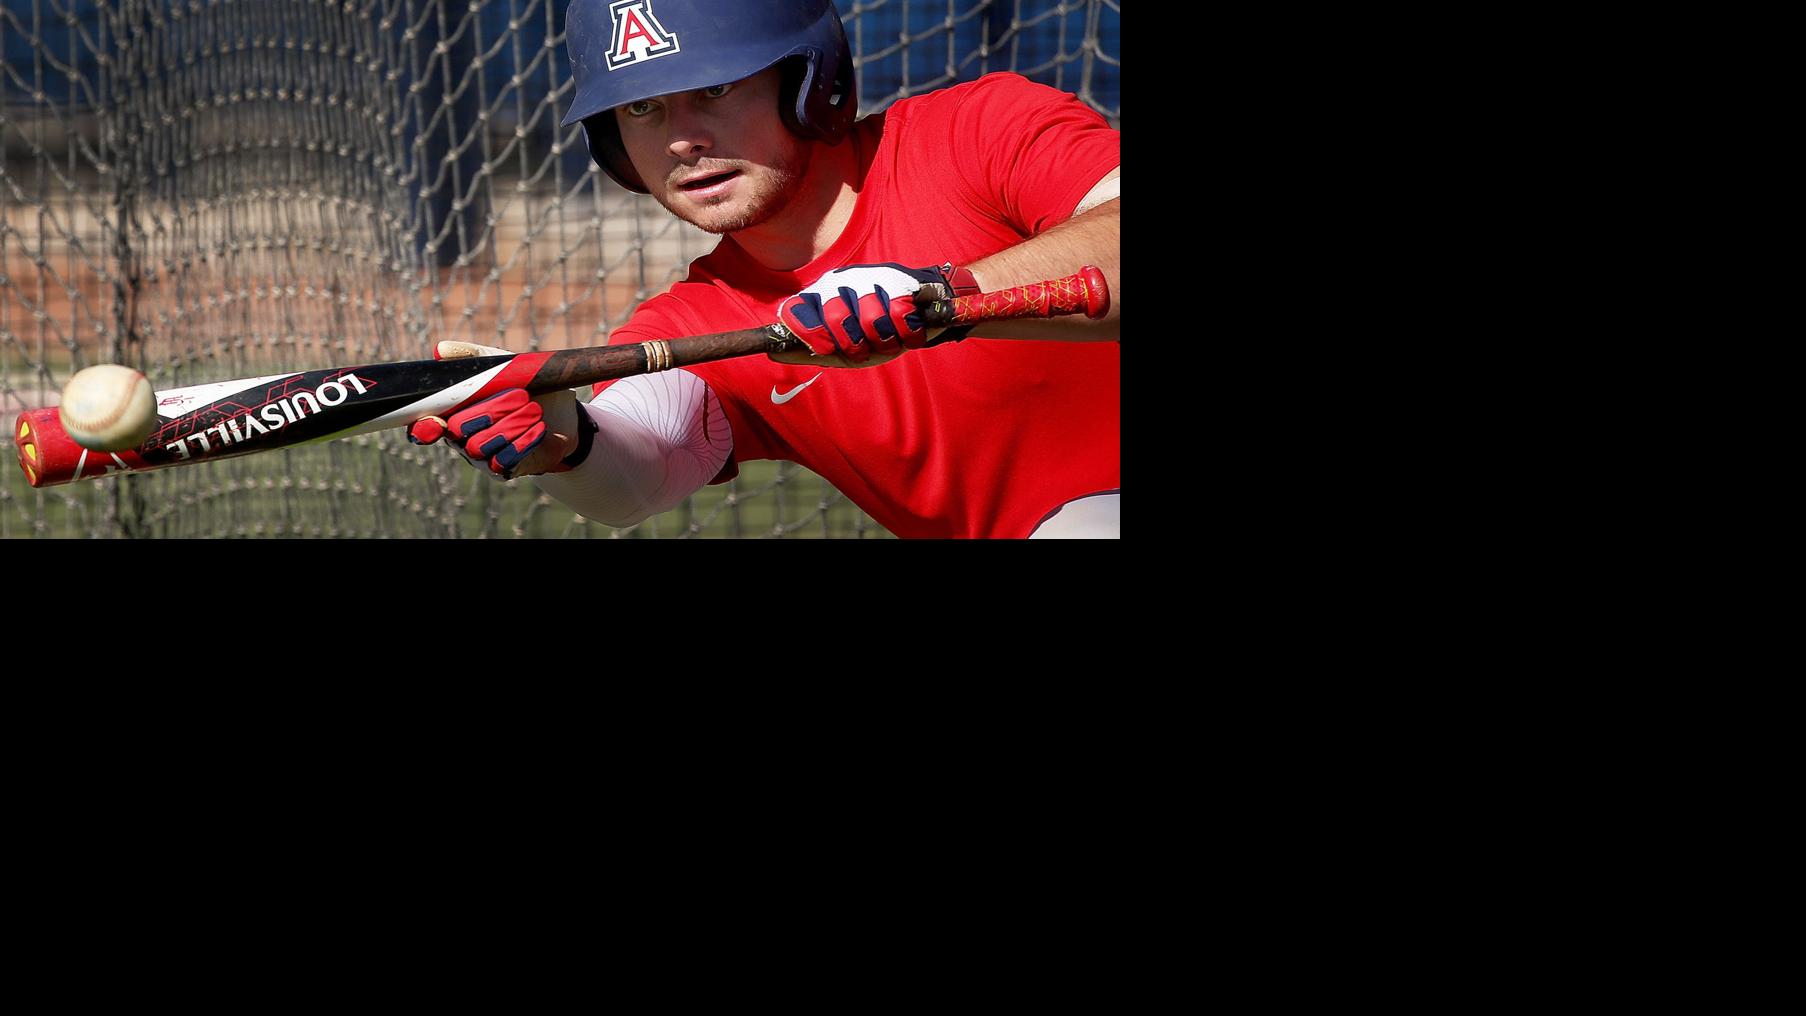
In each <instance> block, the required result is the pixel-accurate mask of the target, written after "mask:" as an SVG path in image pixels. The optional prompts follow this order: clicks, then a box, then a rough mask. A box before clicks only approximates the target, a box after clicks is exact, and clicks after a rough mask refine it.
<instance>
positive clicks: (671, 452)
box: [533, 370, 734, 527]
mask: <svg viewBox="0 0 1806 1016" xmlns="http://www.w3.org/2000/svg"><path fill="white" fill-rule="evenodd" d="M577 410H578V412H587V413H588V414H589V416H590V419H592V420H594V421H596V436H595V440H594V442H593V443H592V444H591V445H590V450H589V456H588V457H587V458H585V459H584V460H583V463H582V464H581V465H579V466H578V467H577V468H575V469H573V470H571V471H570V472H568V473H545V474H542V475H540V476H535V477H534V478H533V479H534V481H535V482H536V483H538V484H539V488H540V489H541V490H543V491H545V492H546V493H547V494H550V495H552V496H553V497H555V498H557V499H558V500H560V501H562V502H564V503H565V504H567V505H569V506H570V507H571V508H572V509H573V510H575V511H576V512H577V513H578V514H580V515H582V516H584V517H585V518H591V519H595V520H596V521H597V522H600V523H602V524H604V525H609V526H617V527H619V526H631V525H633V524H635V523H637V522H642V521H644V520H646V519H648V518H651V517H652V516H654V515H657V514H658V513H659V512H663V511H669V510H671V509H672V508H675V507H677V505H678V504H679V503H681V502H682V501H683V499H684V498H686V497H689V496H690V495H691V494H693V493H695V492H696V491H697V490H698V489H700V488H701V487H702V485H703V484H705V483H708V482H709V481H710V480H712V479H714V478H715V474H717V473H719V472H721V467H722V466H723V465H725V464H726V463H727V456H728V453H729V452H731V451H732V450H733V447H734V440H733V434H732V433H731V432H730V430H729V428H728V424H727V416H726V414H725V413H723V412H722V411H721V402H720V400H718V399H717V398H716V397H715V393H714V392H713V391H711V390H710V389H709V386H708V385H707V384H705V383H704V382H703V380H702V379H701V378H699V377H697V376H696V375H694V374H692V373H690V372H689V371H687V370H673V371H665V372H663V373H659V374H640V375H636V376H634V377H630V378H623V379H621V380H620V381H617V382H615V383H614V384H613V385H612V386H610V387H609V389H608V390H607V391H605V392H603V393H602V394H601V395H599V396H597V397H596V399H595V401H593V402H591V403H589V404H588V405H585V404H583V403H581V402H579V403H578V404H577Z"/></svg>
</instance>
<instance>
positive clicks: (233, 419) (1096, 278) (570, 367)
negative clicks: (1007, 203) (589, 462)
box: [13, 266, 1110, 487]
mask: <svg viewBox="0 0 1806 1016" xmlns="http://www.w3.org/2000/svg"><path fill="white" fill-rule="evenodd" d="M916 299H917V309H918V310H919V311H920V312H921V314H922V316H923V318H924V320H926V322H927V324H928V326H929V327H932V328H941V327H946V326H949V325H969V324H980V323H983V322H986V321H1001V320H1006V319H1010V318H1023V317H1054V316H1056V315H1063V314H1079V313H1083V314H1085V315H1086V316H1088V317H1091V318H1101V317H1103V316H1104V314H1105V313H1107V312H1108V311H1109V309H1110V293H1109V289H1108V287H1107V286H1106V285H1105V283H1104V276H1103V273H1102V272H1100V271H1098V270H1097V269H1096V268H1092V267H1089V266H1087V267H1085V268H1082V269H1080V270H1079V271H1078V272H1077V273H1075V274H1073V275H1069V276H1067V277H1066V278H1063V279H1054V280H1050V281H1047V282H1037V283H1031V284H1029V285H1025V286H1016V287H1014V288H1011V289H1003V290H998V291H997V292H994V293H977V294H974V295H971V296H962V297H953V296H952V294H951V293H949V292H948V291H947V289H946V287H944V286H939V285H928V286H923V287H922V288H921V289H920V290H918V291H917V293H916ZM923 301H927V302H923ZM801 348H804V347H803V344H802V342H801V340H799V339H798V338H797V337H796V336H795V335H793V334H792V333H791V332H790V330H789V329H787V328H785V327H784V326H783V325H781V324H770V325H765V326H763V327H760V328H745V329H741V330H740V331H734V332H721V333H718V334H715V335H699V336H695V337H692V338H682V339H657V340H654V341H651V342H642V343H638V344H634V345H619V346H590V347H586V348H582V349H561V350H557V351H555V352H550V353H510V354H508V355H506V356H477V357H468V358H465V359H459V360H404V361H400V362H396V363H377V364H369V365H366V366H362V367H328V368H326V369H324V370H309V371H297V372H291V373H286V374H271V375H268V376H266V377H252V378H240V379H238V380H234V381H216V382H213V383H211V384H203V385H193V386H190V387H187V388H171V389H168V390H166V391H159V392H157V393H155V397H156V401H157V428H156V430H154V431H152V432H151V436H150V437H149V438H147V439H146V440H145V442H144V443H143V444H142V445H139V446H138V447H136V448H132V449H128V450H125V451H117V452H96V451H90V450H88V449H86V448H83V447H82V446H81V445H78V444H76V443H75V440H74V439H73V438H71V437H70V436H69V435H68V434H67V433H66V432H65V431H64V430H63V425H62V417H61V416H60V414H59V413H58V410H57V409H56V407H50V408H47V409H31V410H27V411H26V412H24V413H21V414H20V415H19V421H18V424H17V426H16V428H15V431H14V436H13V441H14V444H15V445H17V447H18V453H19V466H20V468H21V469H23V470H24V471H25V479H26V482H28V483H30V484H31V485H32V486H33V487H54V486H57V485H59V484H64V483H72V482H74V481H76V480H87V479H93V478H95V477H100V476H110V475H113V474H115V473H122V472H145V471H147V470H152V469H164V468H167V467H169V466H185V465H191V464H193V463H196V462H212V461H214V460H216V459H227V458H233V457H235V456H239V455H251V454H255V453H257V452H265V451H271V450H274V449H277V448H290V447H293V446H295V445H301V444H311V443H313V442H316V441H331V440H335V439H338V438H342V437H350V436H352V435H354V434H364V433H368V432H370V431H376V430H384V429H387V428H390V427H405V426H407V425H409V424H411V423H413V422H414V421H415V420H418V419H420V418H422V417H426V416H439V417H445V416H450V415H451V414H452V413H455V412H457V411H458V410H460V409H463V408H464V407H466V406H470V405H474V404H475V403H478V402H481V401H482V400H484V399H486V398H488V397H490V396H491V395H494V394H496V393H497V392H501V391H506V390H507V389H510V388H525V389H526V390H527V391H528V392H530V393H532V394H534V395H543V394H545V393H546V392H551V391H556V390H558V389H560V388H576V387H578V386H580V385H593V384H596V383H598V382H601V381H612V380H615V379H617V378H624V377H631V376H633V375H635V374H650V373H653V372H656V371H661V370H671V369H672V368H674V367H684V366H688V365H690V364H694V363H707V362H709V361H711V360H725V359H728V358H730V357H736V356H749V355H751V354H753V353H782V352H788V351H791V350H795V349H801Z"/></svg>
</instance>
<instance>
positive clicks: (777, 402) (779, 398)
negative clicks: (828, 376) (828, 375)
mask: <svg viewBox="0 0 1806 1016" xmlns="http://www.w3.org/2000/svg"><path fill="white" fill-rule="evenodd" d="M815 377H821V372H818V373H817V374H816V375H815ZM815 377H812V378H810V379H809V380H807V381H804V382H803V383H802V384H800V385H797V386H796V387H795V388H792V389H790V390H789V391H787V392H785V393H784V394H782V395H779V394H778V386H777V385H772V386H771V404H772V405H774V406H781V405H783V404H784V403H786V402H789V401H790V400H791V399H794V398H796V396H797V393H798V392H801V391H802V390H803V389H805V388H807V387H809V386H810V385H812V384H814V383H815Z"/></svg>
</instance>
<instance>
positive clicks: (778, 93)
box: [410, 0, 1121, 538]
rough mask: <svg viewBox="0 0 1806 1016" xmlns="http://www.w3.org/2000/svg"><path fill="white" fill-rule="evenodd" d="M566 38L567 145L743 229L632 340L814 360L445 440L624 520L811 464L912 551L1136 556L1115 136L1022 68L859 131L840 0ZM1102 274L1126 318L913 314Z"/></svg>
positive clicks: (589, 513)
mask: <svg viewBox="0 0 1806 1016" xmlns="http://www.w3.org/2000/svg"><path fill="white" fill-rule="evenodd" d="M566 31H567V36H568V38H567V44H568V48H569V54H570V59H571V65H572V73H573V76H574V79H575V92H574V94H575V98H574V100H573V102H572V106H571V110H570V114H569V115H568V116H567V117H566V119H565V123H566V124H570V123H575V122H579V121H581V122H582V124H583V128H584V132H585V134H586V136H587V138H588V142H589V148H590V155H591V157H592V158H593V159H594V160H595V162H596V163H597V165H598V166H600V167H601V169H602V170H603V171H604V172H606V173H607V174H608V175H609V176H610V177H611V178H612V179H614V180H615V181H616V182H618V183H620V184H621V185H622V186H623V187H626V188H628V189H629V190H633V191H637V192H639V193H643V194H650V195H652V196H653V197H654V198H655V199H657V201H658V202H659V203H660V204H661V205H663V206H664V207H665V208H666V209H667V210H669V211H670V212H671V214H673V215H676V216H678V217H679V218H681V219H683V220H685V221H687V222H690V223H693V224H694V225H696V226H698V227H700V228H702V229H704V230H707V231H709V232H712V233H718V234H721V241H720V243H719V244H718V245H717V247H716V249H715V250H714V251H713V252H712V253H710V254H708V255H705V256H703V257H701V258H698V259H697V260H696V261H695V262H693V263H692V264H691V265H690V270H689V275H688V277H687V278H686V279H684V280H683V281H682V282H679V283H677V284H676V285H675V286H674V287H673V288H672V289H671V290H670V291H669V292H667V293H664V294H661V295H659V296H656V297H653V298H652V299H649V300H647V301H646V302H645V303H643V304H642V305H641V306H640V307H639V308H638V309H637V311H636V312H635V313H634V315H633V317H632V318H631V319H630V320H629V321H628V322H627V323H626V324H625V325H623V326H621V327H619V328H617V329H615V330H614V332H613V333H612V334H611V335H610V342H611V343H612V344H618V343H630V342H636V343H637V342H642V341H646V340H649V339H659V338H672V337H678V336H685V335H702V334H710V333H714V332H723V331H728V330H731V329H739V328H749V327H758V326H761V325H768V324H770V323H772V322H777V321H781V322H782V323H783V324H785V325H786V326H788V327H789V328H790V329H791V331H793V332H794V333H795V334H796V335H797V336H798V337H800V338H801V339H802V340H803V342H804V343H805V344H806V345H807V347H808V352H806V353H802V352H799V353H791V354H782V355H779V356H773V357H770V358H759V357H742V358H739V359H733V360H722V361H718V362H714V363H707V364H700V365H695V366H690V367H685V368H682V369H678V370H673V371H668V372H665V373H658V374H647V375H643V376H637V377H630V378H625V379H622V380H619V381H614V382H609V383H606V384H603V385H598V386H597V387H596V395H595V397H594V399H593V400H592V401H591V402H589V403H587V404H585V403H579V402H578V401H577V400H576V398H575V397H574V396H573V395H572V394H571V393H569V392H561V393H556V394H553V395H544V396H540V397H539V398H538V399H534V398H531V397H529V396H528V395H527V394H526V393H525V392H524V391H520V390H516V391H512V392H507V393H503V394H501V395H498V396H496V397H494V398H492V399H490V400H488V401H486V402H483V403H480V404H478V405H476V406H474V407H471V408H470V409H467V410H465V411H463V412H461V413H458V414H456V415H454V416H452V417H451V418H450V419H449V420H448V421H446V425H447V427H448V428H449V438H450V440H451V441H452V442H453V443H454V444H455V445H456V446H457V447H458V448H459V450H460V451H461V452H463V453H464V454H465V455H466V456H467V457H468V458H470V459H471V460H472V461H473V462H476V463H477V464H478V465H479V466H481V467H482V468H487V469H489V470H491V471H492V472H494V473H496V474H498V475H503V476H516V475H521V476H525V475H531V476H534V477H535V478H536V482H537V483H538V484H539V485H540V487H541V488H542V489H543V490H545V491H546V492H547V493H548V494H550V495H552V496H553V497H555V498H557V499H558V500H560V501H562V502H564V503H565V504H567V505H569V506H570V507H571V508H573V509H574V510H576V511H577V512H579V513H581V514H583V515H584V516H586V517H588V518H592V519H595V520H597V521H600V522H604V523H606V524H609V525H614V526H627V525H632V524H634V523H637V522H639V521H642V520H644V519H646V518H649V517H651V516H653V515H655V514H658V513H659V512H663V511H666V510H669V509H671V508H673V507H675V506H676V505H678V504H679V503H680V502H681V501H682V500H683V499H684V498H686V497H688V496H689V495H690V494H691V493H693V492H695V491H696V490H698V489H700V488H701V487H702V486H703V485H705V484H710V483H722V482H726V481H727V480H730V479H732V478H733V477H734V476H735V475H736V474H737V471H738V463H740V462H742V461H747V460H753V459H787V460H790V461H793V462H797V463H800V464H802V465H804V466H806V467H808V468H809V469H811V470H814V471H815V472H817V473H819V474H821V475H822V476H823V477H825V478H827V479H828V481H829V482H831V483H833V484H834V486H835V487H837V488H838V489H839V490H841V491H842V492H843V493H845V494H846V495H847V497H848V498H850V499H851V500H852V501H853V503H855V504H857V505H858V506H859V507H860V508H862V509H863V510H864V511H865V512H866V513H867V514H869V515H871V516H872V518H874V519H875V520H877V521H878V522H879V523H881V524H882V525H884V526H885V527H886V528H888V529H889V530H890V531H891V532H893V533H895V534H896V535H898V536H900V537H905V538H934V537H1003V538H1016V537H1028V536H1034V537H1049V536H1065V537H1074V536H1083V537H1116V536H1119V535H1120V523H1119V498H1120V494H1119V487H1120V483H1121V481H1120V472H1121V466H1120V387H1119V372H1118V371H1119V364H1120V349H1121V346H1120V337H1119V336H1120V332H1119V318H1120V313H1121V311H1120V308H1121V287H1120V267H1119V266H1120V260H1121V258H1120V240H1119V235H1120V234H1119V226H1118V223H1119V217H1118V209H1119V206H1120V200H1119V198H1118V197H1117V180H1118V178H1119V169H1118V165H1119V159H1120V134H1119V133H1118V132H1117V131H1115V130H1112V129H1111V128H1110V127H1109V125H1108V124H1107V123H1105V121H1104V120H1103V119H1102V118H1101V117H1100V116H1098V115H1097V113H1095V112H1094V111H1092V110H1091V109H1089V108H1088V107H1086V106H1084V105H1083V104H1082V103H1080V102H1079V101H1078V100H1077V99H1075V98H1074V97H1073V96H1071V95H1069V94H1067V93H1064V92H1059V91H1056V90H1054V89H1052V88H1048V87H1046V86H1043V85H1039V84H1035V83H1033V82H1030V81H1028V80H1027V79H1025V78H1023V77H1021V76H1019V75H1015V74H1008V73H997V74H991V75H987V76H986V77H984V78H981V79H979V80H977V81H973V82H967V83H964V84H960V85H956V86H953V87H949V88H946V89H943V90H940V91H937V92H934V93H931V94H927V95H921V96H914V97H910V98H906V99H902V100H899V101H897V102H895V103H893V104H892V105H891V106H890V107H889V108H888V109H886V110H885V111H884V112H882V113H878V114H874V115H871V116H867V117H865V118H863V119H856V118H855V113H856V110H857V105H858V104H857V101H856V96H855V94H854V92H855V89H854V72H853V63H852V57H851V53H850V51H849V49H848V46H847V40H846V35H845V32H844V31H843V29H842V27H841V19H840V14H839V12H838V11H836V10H835V8H834V6H833V4H832V3H830V2H828V0H612V2H611V0H573V2H572V3H571V5H570V8H569V10H568V14H567V20H566ZM1084 265H1096V266H1098V267H1100V268H1102V269H1103V271H1104V274H1105V277H1106V279H1107V280H1108V282H1109V284H1110V290H1111V293H1112V307H1111V310H1110V313H1109V315H1108V316H1107V317H1105V318H1104V319H1102V320H1100V321H1091V320H1087V319H1083V318H1078V317H1073V318H1055V319H1046V320H1017V321H1007V322H991V323H986V324H982V325H978V326H965V327H962V328H957V329H946V330H944V333H943V330H940V329H926V328H924V326H923V324H922V321H921V318H920V316H919V315H917V314H916V313H915V304H914V300H913V294H914V293H915V291H916V289H917V288H918V287H920V286H922V285H923V284H925V283H929V282H935V283H942V284H945V285H949V286H951V287H952V288H953V289H954V290H955V292H956V293H967V292H974V291H990V290H995V289H1002V288H1006V287H1009V286H1014V285H1019V284H1022V283H1027V282H1034V281H1039V280H1041V279H1049V278H1058V277H1062V276H1065V275H1070V274H1072V273H1073V272H1075V271H1077V270H1078V269H1079V268H1080V267H1082V266H1084ZM974 328H976V331H974V330H973V329H974ZM931 343H932V344H931ZM482 351H483V350H482V348H481V347H473V346H465V345H461V344H452V343H447V344H443V346H442V348H441V350H440V351H439V355H441V356H456V355H478V354H479V353H480V352H482ZM445 435H446V431H445V429H443V428H440V427H439V425H438V424H437V423H436V422H435V421H421V422H420V423H417V424H415V425H414V427H413V428H412V429H411V430H410V436H411V437H412V438H413V439H414V440H415V441H417V442H420V443H427V442H430V441H433V440H437V439H438V438H439V437H441V436H445Z"/></svg>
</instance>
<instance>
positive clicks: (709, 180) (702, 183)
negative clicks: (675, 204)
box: [678, 169, 740, 191]
mask: <svg viewBox="0 0 1806 1016" xmlns="http://www.w3.org/2000/svg"><path fill="white" fill-rule="evenodd" d="M739 175H740V171H739V170H737V169H730V170H728V171H727V172H725V173H716V174H714V175H713V176H705V177H703V178H701V179H699V180H691V181H690V182H689V183H686V184H682V185H680V186H679V187H678V189H679V190H686V191H702V190H708V189H709V188H710V187H714V186H716V185H717V184H722V183H726V182H727V181H728V180H730V179H732V178H734V177H736V176H739Z"/></svg>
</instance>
